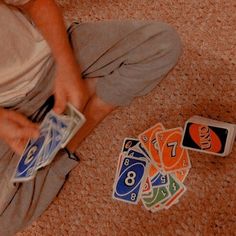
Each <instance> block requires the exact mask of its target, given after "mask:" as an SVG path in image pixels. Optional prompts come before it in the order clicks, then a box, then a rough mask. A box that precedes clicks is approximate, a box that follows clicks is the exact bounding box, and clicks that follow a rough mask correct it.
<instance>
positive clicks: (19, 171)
mask: <svg viewBox="0 0 236 236" xmlns="http://www.w3.org/2000/svg"><path fill="white" fill-rule="evenodd" d="M45 140H46V135H45V133H44V132H41V133H40V135H39V137H38V138H37V139H32V140H30V141H29V142H28V144H27V146H26V148H25V150H24V152H23V154H22V156H21V158H20V161H19V163H18V165H17V167H16V171H15V173H14V175H13V177H12V182H23V181H27V180H30V179H33V178H34V176H35V174H36V164H37V161H38V157H39V156H40V155H41V151H42V148H43V145H44V143H45Z"/></svg>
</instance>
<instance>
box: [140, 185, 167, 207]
mask: <svg viewBox="0 0 236 236" xmlns="http://www.w3.org/2000/svg"><path fill="white" fill-rule="evenodd" d="M152 191H153V193H150V194H149V195H145V196H142V202H143V204H144V206H145V208H146V209H147V210H151V209H152V208H154V207H155V206H156V205H159V204H161V203H162V202H163V201H165V200H166V199H167V198H169V195H170V194H169V192H168V189H167V187H165V186H163V187H156V188H153V189H152Z"/></svg>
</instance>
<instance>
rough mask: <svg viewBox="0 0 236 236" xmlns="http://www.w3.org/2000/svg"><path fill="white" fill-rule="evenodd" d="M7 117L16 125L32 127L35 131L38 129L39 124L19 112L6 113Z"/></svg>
mask: <svg viewBox="0 0 236 236" xmlns="http://www.w3.org/2000/svg"><path fill="white" fill-rule="evenodd" d="M6 116H7V117H6V118H7V119H9V120H11V121H14V122H15V123H17V124H19V125H20V126H22V127H31V128H34V129H38V124H35V123H33V122H32V121H30V120H29V119H28V118H27V117H25V116H24V115H22V114H20V113H18V112H15V111H8V112H7V113H6Z"/></svg>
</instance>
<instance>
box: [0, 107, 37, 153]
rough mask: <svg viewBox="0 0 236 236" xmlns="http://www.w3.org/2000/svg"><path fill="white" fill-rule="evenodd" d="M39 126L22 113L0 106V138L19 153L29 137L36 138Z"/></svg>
mask: <svg viewBox="0 0 236 236" xmlns="http://www.w3.org/2000/svg"><path fill="white" fill-rule="evenodd" d="M38 135H39V127H38V125H37V124H34V123H32V122H31V121H30V120H28V119H27V118H26V117H25V116H24V115H22V114H20V113H18V112H15V111H9V110H6V109H3V108H0V139H2V140H3V141H4V142H6V143H7V144H8V145H9V146H10V147H11V148H12V150H13V151H15V152H16V153H17V154H19V155H21V154H22V152H23V151H24V148H25V146H26V144H27V141H28V140H29V139H30V138H37V137H38Z"/></svg>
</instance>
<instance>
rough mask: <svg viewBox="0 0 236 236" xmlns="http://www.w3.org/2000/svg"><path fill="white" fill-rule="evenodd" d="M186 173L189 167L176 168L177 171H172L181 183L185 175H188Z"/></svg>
mask: <svg viewBox="0 0 236 236" xmlns="http://www.w3.org/2000/svg"><path fill="white" fill-rule="evenodd" d="M188 173H189V169H186V170H178V171H175V172H173V174H174V175H175V177H176V178H177V179H178V180H179V181H181V182H182V183H183V182H184V181H185V179H186V177H187V176H188Z"/></svg>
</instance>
